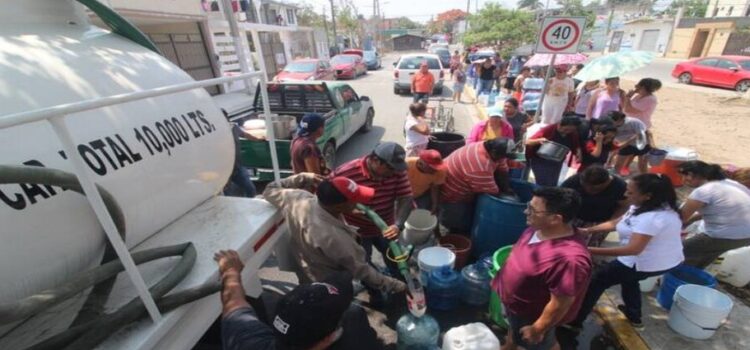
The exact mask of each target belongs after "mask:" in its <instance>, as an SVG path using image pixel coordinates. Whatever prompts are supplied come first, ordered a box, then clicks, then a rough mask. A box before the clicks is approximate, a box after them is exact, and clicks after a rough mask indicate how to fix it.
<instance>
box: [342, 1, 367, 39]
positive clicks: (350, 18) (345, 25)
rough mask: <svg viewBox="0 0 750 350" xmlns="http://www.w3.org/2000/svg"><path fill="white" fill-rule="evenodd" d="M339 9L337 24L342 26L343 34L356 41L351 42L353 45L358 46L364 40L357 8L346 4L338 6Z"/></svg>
mask: <svg viewBox="0 0 750 350" xmlns="http://www.w3.org/2000/svg"><path fill="white" fill-rule="evenodd" d="M337 10H338V11H337V13H336V26H337V27H338V28H340V32H341V33H342V34H344V35H346V36H348V37H349V39H350V40H352V41H356V42H351V43H350V45H351V46H352V47H355V46H358V45H359V43H361V42H362V37H363V33H362V26H361V25H360V20H359V15H358V14H357V9H356V8H354V7H352V6H351V5H345V6H343V7H342V8H337Z"/></svg>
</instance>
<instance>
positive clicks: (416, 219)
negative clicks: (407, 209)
mask: <svg viewBox="0 0 750 350" xmlns="http://www.w3.org/2000/svg"><path fill="white" fill-rule="evenodd" d="M437 223H438V219H437V217H435V215H432V213H430V211H429V210H425V209H414V210H412V211H411V214H409V217H408V218H406V224H405V225H404V233H403V240H404V242H405V243H408V244H411V245H415V246H417V245H421V244H423V243H425V242H426V241H427V240H428V239H429V238H430V236H432V235H433V232H434V231H435V227H436V226H437Z"/></svg>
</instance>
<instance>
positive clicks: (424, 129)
mask: <svg viewBox="0 0 750 350" xmlns="http://www.w3.org/2000/svg"><path fill="white" fill-rule="evenodd" d="M417 120H418V121H419V123H417V124H416V125H414V126H412V127H411V130H413V131H416V132H418V133H420V134H422V135H429V134H430V126H429V125H428V124H427V123H425V121H424V119H422V118H421V117H417Z"/></svg>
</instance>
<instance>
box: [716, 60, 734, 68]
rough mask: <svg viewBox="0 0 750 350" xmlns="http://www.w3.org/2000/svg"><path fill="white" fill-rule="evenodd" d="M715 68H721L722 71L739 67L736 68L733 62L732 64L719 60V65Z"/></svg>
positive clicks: (728, 61)
mask: <svg viewBox="0 0 750 350" xmlns="http://www.w3.org/2000/svg"><path fill="white" fill-rule="evenodd" d="M716 66H717V67H719V68H722V69H734V68H739V67H737V64H735V63H734V62H732V61H730V60H719V63H718V64H717V65H716Z"/></svg>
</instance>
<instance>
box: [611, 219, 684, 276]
mask: <svg viewBox="0 0 750 350" xmlns="http://www.w3.org/2000/svg"><path fill="white" fill-rule="evenodd" d="M635 210H636V207H635V206H630V209H629V210H628V212H627V213H625V215H624V216H623V217H622V219H620V222H618V223H617V233H618V234H619V235H620V244H621V245H627V244H628V243H630V237H632V236H633V233H638V234H642V235H648V236H651V240H650V241H649V242H648V244H646V248H644V249H643V251H642V252H641V254H638V255H629V256H620V257H618V258H617V260H618V261H620V262H621V263H623V264H624V265H625V266H628V267H633V266H635V269H636V270H637V271H643V272H656V271H664V270H668V269H671V268H673V267H675V266H677V265H678V264H680V263H681V262H682V261H683V260H685V256H684V255H682V239H681V238H680V232H682V221H680V215H679V214H677V212H675V211H674V210H672V209H660V210H654V211H649V212H645V213H642V214H640V215H635V216H634V215H633V213H634V212H635Z"/></svg>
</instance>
